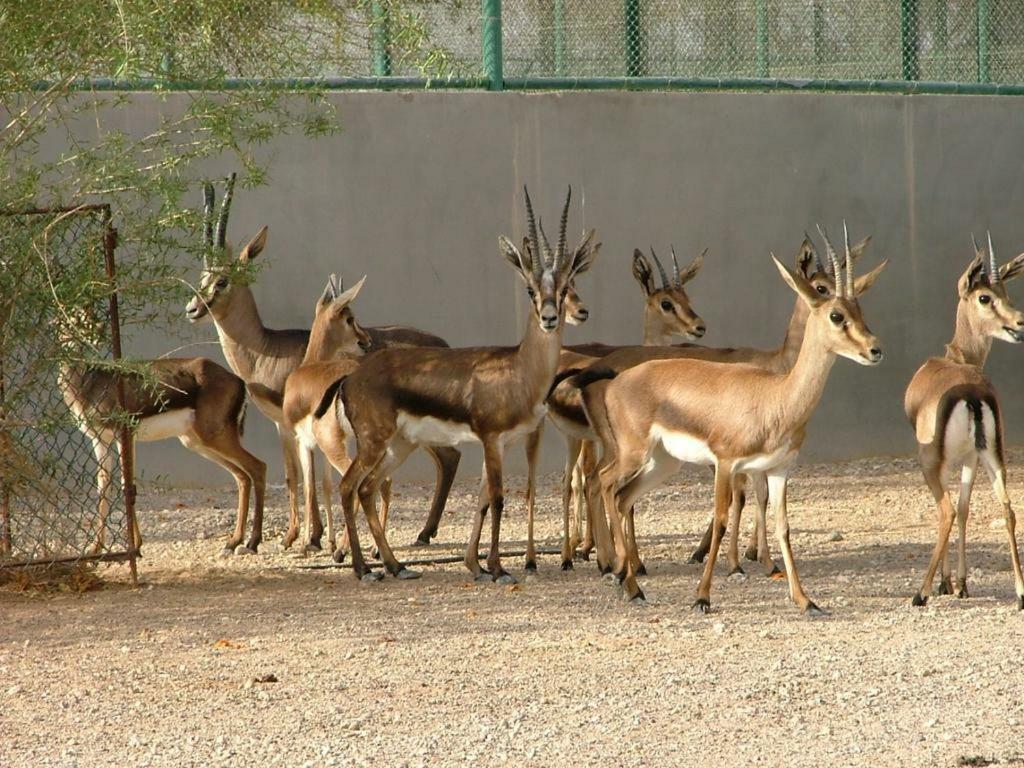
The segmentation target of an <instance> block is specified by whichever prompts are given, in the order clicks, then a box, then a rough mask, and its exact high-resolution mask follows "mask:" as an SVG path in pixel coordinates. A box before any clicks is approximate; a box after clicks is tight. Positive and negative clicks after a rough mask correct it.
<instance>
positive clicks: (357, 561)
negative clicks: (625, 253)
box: [335, 194, 600, 583]
mask: <svg viewBox="0 0 1024 768" xmlns="http://www.w3.org/2000/svg"><path fill="white" fill-rule="evenodd" d="M569 200H570V198H569V197H568V196H567V197H566V201H565V207H564V208H563V210H562V218H561V227H560V230H559V236H558V241H557V245H556V246H555V248H554V249H552V248H551V246H550V244H549V243H548V240H547V237H546V235H544V230H543V227H542V226H541V227H540V228H539V230H540V236H541V238H542V240H540V239H538V226H537V224H536V223H535V221H534V216H533V209H532V206H531V204H530V198H529V194H526V213H527V222H528V225H529V235H530V246H531V247H530V249H529V250H528V251H526V252H525V253H524V252H523V251H520V250H519V249H518V248H516V246H515V245H513V244H512V242H511V241H509V240H508V239H507V238H504V237H502V238H500V239H499V245H500V248H501V253H502V254H503V255H504V256H505V258H506V259H507V260H508V261H509V262H510V263H511V264H512V266H513V267H514V268H515V270H516V272H517V273H518V274H519V276H520V277H521V278H522V280H523V282H524V283H525V284H526V291H527V294H528V296H529V298H530V303H531V308H532V317H531V318H530V320H529V321H528V323H527V329H526V333H525V336H524V337H523V340H522V341H521V342H520V344H519V345H518V346H515V347H475V348H467V349H402V350H397V349H396V350H384V351H383V352H380V353H378V354H375V355H373V356H371V357H369V358H368V359H367V360H366V361H365V362H363V363H362V364H361V365H360V366H359V367H358V368H357V369H356V370H355V371H354V372H353V373H352V374H350V375H349V376H348V377H347V378H345V379H344V380H343V381H342V382H341V384H340V385H339V387H338V395H337V397H336V399H335V412H336V414H337V418H338V420H339V422H340V423H342V424H347V425H348V426H347V427H346V429H345V431H346V432H351V433H352V434H353V435H354V436H355V439H356V445H357V453H356V456H355V458H354V459H353V461H352V464H351V466H350V467H349V469H348V471H347V472H346V473H345V476H344V477H343V478H342V481H341V501H342V506H343V508H344V511H345V521H346V524H347V525H348V526H349V530H350V531H351V532H352V538H351V544H352V555H353V567H354V568H355V569H356V575H357V576H359V577H361V576H363V575H365V574H366V570H365V566H362V565H361V562H362V557H361V555H359V554H357V552H358V549H359V545H358V540H357V538H356V536H355V529H354V526H353V521H354V507H355V497H356V494H357V493H358V495H359V499H360V502H361V503H362V507H363V510H364V511H365V513H366V516H367V519H368V521H369V524H370V530H371V531H372V532H373V535H374V538H375V539H376V541H377V546H378V547H379V549H380V552H381V556H382V558H383V560H384V562H385V563H386V564H387V566H388V570H389V571H391V573H393V574H394V573H400V572H401V570H402V566H401V565H400V564H399V563H398V562H397V561H396V560H395V557H394V554H393V553H392V551H391V549H390V547H389V546H388V543H387V540H386V539H385V537H384V533H383V530H382V529H381V525H380V521H379V520H378V518H377V510H376V505H375V497H376V492H377V489H378V487H379V486H380V483H381V481H382V480H383V479H384V478H385V477H388V476H390V475H391V474H392V472H393V471H394V470H395V469H396V468H397V467H398V466H399V465H401V463H402V462H403V461H405V459H406V457H407V456H408V455H409V453H410V452H411V451H412V450H413V449H414V448H415V447H416V446H417V445H455V444H457V443H459V442H464V441H468V440H477V441H479V442H480V443H482V444H483V449H484V469H485V471H484V476H483V477H482V478H481V493H480V501H479V504H478V512H477V514H476V516H475V520H474V522H473V530H472V534H471V536H470V542H469V546H468V547H467V550H466V557H465V564H466V567H467V568H468V569H469V570H470V572H471V573H473V574H474V576H476V577H477V578H483V577H484V576H485V575H486V578H489V579H493V580H495V581H497V582H499V583H512V582H514V581H515V579H514V578H513V577H512V575H511V574H509V573H507V572H506V571H505V570H504V568H502V565H501V560H500V555H499V551H498V545H499V539H500V534H501V515H502V511H503V509H504V494H503V479H502V457H503V454H504V450H505V446H506V444H507V443H508V442H509V441H510V440H511V439H513V438H514V437H516V436H520V435H526V434H529V433H530V432H533V431H534V430H535V429H536V427H537V424H538V423H539V422H540V420H541V419H543V418H544V412H545V408H544V400H545V398H546V397H547V395H548V392H549V391H550V389H551V386H552V383H553V382H554V381H555V375H556V373H557V368H558V359H559V352H560V350H561V339H562V326H563V323H564V319H565V298H566V296H567V294H568V292H569V286H570V285H571V283H572V281H573V280H574V278H575V277H576V276H578V275H580V274H582V273H583V272H585V271H586V270H587V269H588V268H589V267H590V265H591V263H592V262H593V259H594V258H595V256H596V254H597V251H598V248H599V247H600V246H599V245H592V242H591V241H592V236H593V232H590V233H588V234H587V235H585V236H584V238H583V240H582V242H581V243H580V244H579V246H578V247H577V248H576V249H575V251H573V252H567V251H566V236H565V230H566V226H567V223H568V215H569ZM542 242H543V248H542ZM488 509H490V510H491V548H490V554H489V556H488V558H487V564H488V569H489V572H488V573H486V574H484V573H483V572H482V571H481V568H480V562H479V556H478V552H479V544H480V536H481V531H482V528H483V522H484V518H485V516H486V514H487V510H488Z"/></svg>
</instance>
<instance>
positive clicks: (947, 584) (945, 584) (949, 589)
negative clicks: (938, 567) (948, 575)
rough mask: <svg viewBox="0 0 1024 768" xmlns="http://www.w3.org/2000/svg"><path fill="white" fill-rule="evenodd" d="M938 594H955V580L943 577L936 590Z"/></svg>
mask: <svg viewBox="0 0 1024 768" xmlns="http://www.w3.org/2000/svg"><path fill="white" fill-rule="evenodd" d="M935 594H937V595H952V594H953V582H952V581H951V580H949V579H943V580H942V581H940V582H939V588H938V589H937V590H936V591H935Z"/></svg>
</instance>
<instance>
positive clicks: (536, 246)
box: [523, 184, 542, 277]
mask: <svg viewBox="0 0 1024 768" xmlns="http://www.w3.org/2000/svg"><path fill="white" fill-rule="evenodd" d="M523 196H524V197H525V198H526V226H527V231H528V232H529V236H530V247H531V248H532V249H533V258H532V259H530V270H531V271H532V272H533V274H534V276H536V277H540V275H541V272H542V268H541V265H540V260H541V258H542V256H541V250H540V241H539V240H538V239H537V221H536V219H534V217H533V204H532V203H531V202H530V190H528V189H527V188H526V185H525V184H523Z"/></svg>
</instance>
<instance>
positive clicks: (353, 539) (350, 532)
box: [328, 441, 387, 581]
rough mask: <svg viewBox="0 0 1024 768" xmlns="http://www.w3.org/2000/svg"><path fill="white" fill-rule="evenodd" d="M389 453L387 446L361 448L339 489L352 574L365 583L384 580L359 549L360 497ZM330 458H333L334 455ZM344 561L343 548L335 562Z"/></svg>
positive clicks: (373, 445) (337, 553)
mask: <svg viewBox="0 0 1024 768" xmlns="http://www.w3.org/2000/svg"><path fill="white" fill-rule="evenodd" d="M386 450H387V446H386V445H381V444H377V443H373V444H370V443H369V441H367V444H366V445H365V446H361V447H360V450H359V452H358V454H357V455H356V458H355V460H354V461H353V462H352V463H351V464H349V466H348V469H347V470H345V474H344V475H342V478H341V483H340V484H339V486H338V495H339V496H340V497H341V510H342V514H344V516H345V533H346V534H347V537H348V545H349V550H350V552H351V553H352V573H353V575H355V577H356V578H357V579H360V580H363V581H376V580H378V579H380V578H382V577H383V574H380V573H374V572H373V571H371V570H370V568H369V567H368V566H367V565H366V561H365V560H364V559H363V550H362V547H360V546H359V530H358V529H357V528H356V513H355V507H356V495H357V493H358V488H359V486H360V485H361V484H362V482H363V480H364V478H365V477H366V476H367V475H368V474H369V471H370V468H372V466H373V465H374V464H379V463H380V461H381V460H382V459H383V458H384V452H385V451H386ZM328 456H329V457H330V454H328ZM331 458H332V463H334V459H333V457H331ZM334 466H335V467H337V466H338V464H334ZM344 559H345V553H344V552H343V551H342V550H340V549H339V550H337V551H336V552H335V553H334V560H335V562H338V563H340V562H342V561H343V560H344Z"/></svg>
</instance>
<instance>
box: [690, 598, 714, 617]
mask: <svg viewBox="0 0 1024 768" xmlns="http://www.w3.org/2000/svg"><path fill="white" fill-rule="evenodd" d="M692 607H693V610H695V611H699V612H700V613H711V601H710V600H707V599H706V598H703V597H698V598H697V600H696V602H694V604H693V606H692Z"/></svg>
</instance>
